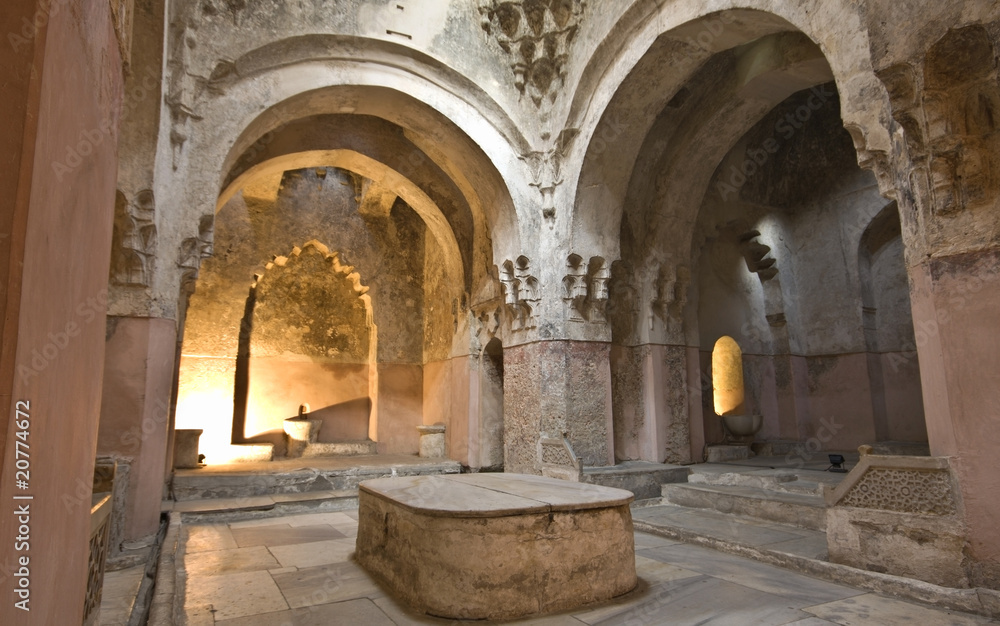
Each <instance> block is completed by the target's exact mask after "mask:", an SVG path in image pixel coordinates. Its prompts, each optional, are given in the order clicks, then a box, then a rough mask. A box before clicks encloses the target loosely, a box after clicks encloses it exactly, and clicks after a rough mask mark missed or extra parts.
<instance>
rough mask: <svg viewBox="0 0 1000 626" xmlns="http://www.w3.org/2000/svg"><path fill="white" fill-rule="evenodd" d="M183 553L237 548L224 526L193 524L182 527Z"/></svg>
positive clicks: (231, 535) (227, 527) (230, 533)
mask: <svg viewBox="0 0 1000 626" xmlns="http://www.w3.org/2000/svg"><path fill="white" fill-rule="evenodd" d="M183 536H184V546H185V548H184V550H185V552H188V553H192V552H208V551H212V550H229V549H230V548H238V547H239V546H237V545H236V541H235V540H234V539H233V534H232V532H230V530H229V526H227V525H225V524H195V525H191V526H184V527H183Z"/></svg>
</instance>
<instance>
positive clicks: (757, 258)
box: [740, 230, 778, 283]
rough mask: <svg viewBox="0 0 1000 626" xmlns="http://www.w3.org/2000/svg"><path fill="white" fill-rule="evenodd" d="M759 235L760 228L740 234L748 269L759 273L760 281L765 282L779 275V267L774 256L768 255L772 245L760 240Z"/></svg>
mask: <svg viewBox="0 0 1000 626" xmlns="http://www.w3.org/2000/svg"><path fill="white" fill-rule="evenodd" d="M758 237H760V231H759V230H750V231H747V232H745V233H743V234H742V235H740V250H741V251H742V252H743V259H744V260H745V261H746V264H747V269H748V270H750V271H751V272H753V273H754V274H757V276H758V277H759V278H760V282H762V283H764V282H767V281H769V280H771V279H772V278H774V277H775V276H777V275H778V268H776V267H775V266H774V264H775V262H776V261H775V260H774V258H773V257H770V256H768V255H769V254H770V253H771V246H768V245H765V244H763V243H761V242H760V241H758V240H757V238H758Z"/></svg>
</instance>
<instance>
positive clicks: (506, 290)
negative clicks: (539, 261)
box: [500, 256, 541, 330]
mask: <svg viewBox="0 0 1000 626" xmlns="http://www.w3.org/2000/svg"><path fill="white" fill-rule="evenodd" d="M530 265H531V262H530V261H529V260H528V258H527V257H525V256H519V257H517V260H516V261H504V264H503V266H502V267H501V268H500V285H501V287H502V289H503V297H504V308H505V309H506V310H507V315H508V317H509V318H510V325H511V330H526V329H529V328H534V327H535V326H536V321H535V317H536V311H535V308H536V306H537V305H538V301H539V300H540V299H541V296H540V294H539V289H538V279H537V278H535V277H534V276H532V275H531V267H530Z"/></svg>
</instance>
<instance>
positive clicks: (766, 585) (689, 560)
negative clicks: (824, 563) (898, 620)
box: [638, 544, 864, 608]
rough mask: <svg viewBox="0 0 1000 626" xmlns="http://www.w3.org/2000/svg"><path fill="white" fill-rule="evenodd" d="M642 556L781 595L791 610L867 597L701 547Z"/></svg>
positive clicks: (675, 548) (668, 549)
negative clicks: (856, 597)
mask: <svg viewBox="0 0 1000 626" xmlns="http://www.w3.org/2000/svg"><path fill="white" fill-rule="evenodd" d="M638 554H639V555H640V556H645V557H648V558H652V559H656V560H657V561H663V562H665V563H670V564H671V565H675V566H677V567H681V568H684V569H689V570H692V571H695V572H699V573H702V574H706V575H708V576H714V577H716V578H720V579H722V580H726V581H729V582H732V583H736V584H740V585H744V586H746V587H750V588H752V589H757V590H758V591H763V592H766V593H771V594H775V595H779V596H781V597H783V598H785V601H787V602H789V603H790V604H789V606H795V607H796V608H801V607H805V606H813V605H816V604H820V603H823V602H832V601H834V600H842V599H844V598H849V597H851V596H856V595H860V594H862V593H864V592H862V591H859V590H857V589H853V588H851V587H845V586H843V585H836V584H834V583H830V582H826V581H823V580H819V579H816V578H810V577H808V576H804V575H802V574H799V573H796V572H793V571H790V570H787V569H782V568H780V567H774V566H772V565H767V564H765V563H758V562H756V561H751V560H749V559H743V558H739V557H734V556H731V555H728V554H725V553H722V552H717V551H715V550H710V549H707V548H701V547H699V546H692V545H687V544H682V545H676V546H666V547H663V548H650V549H647V550H641V551H640V552H638Z"/></svg>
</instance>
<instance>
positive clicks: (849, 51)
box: [566, 0, 890, 259]
mask: <svg viewBox="0 0 1000 626" xmlns="http://www.w3.org/2000/svg"><path fill="white" fill-rule="evenodd" d="M835 16H836V17H835ZM783 33H787V34H792V33H804V34H805V36H808V38H810V39H811V40H812V42H813V43H814V45H816V46H817V52H818V54H817V57H816V60H817V61H822V62H828V63H829V70H828V71H830V72H831V74H830V76H829V78H827V79H826V80H834V81H835V83H836V85H837V87H838V88H839V89H840V90H841V91H842V92H843V93H844V94H845V97H844V99H843V102H842V108H843V111H842V116H843V119H844V120H845V124H847V125H850V126H851V127H853V128H856V129H858V133H857V139H858V141H859V146H858V147H859V150H864V151H865V152H866V154H867V155H869V156H870V155H872V154H880V155H882V156H883V157H884V155H885V153H887V152H888V151H889V146H890V141H889V135H888V132H887V130H886V129H885V127H884V125H883V124H882V122H881V121H880V120H882V119H884V117H885V116H884V115H882V114H883V113H884V111H881V110H879V107H874V108H873V107H872V106H871V105H872V102H873V98H872V96H871V94H873V93H879V92H882V91H883V90H882V88H881V85H880V83H879V82H878V79H877V78H876V77H875V75H874V72H873V70H872V67H871V61H870V58H869V56H868V48H867V46H864V45H861V46H857V47H852V48H845V47H844V46H842V45H840V44H839V42H840V41H842V40H844V38H850V39H851V40H854V39H855V38H857V37H859V36H861V37H865V33H866V30H865V28H864V27H863V25H862V23H861V16H860V15H859V14H858V13H857V10H856V7H851V6H849V5H847V3H843V2H830V3H819V2H807V3H801V4H794V5H791V4H777V3H773V2H768V1H767V0H753V1H745V0H744V1H727V2H718V3H713V4H712V5H711V6H706V5H704V3H695V2H674V3H668V4H664V5H660V6H655V5H652V4H641V3H636V4H635V5H633V6H632V8H631V9H630V10H628V11H626V12H625V13H624V15H623V17H622V18H621V19H620V20H619V22H618V23H617V24H616V25H615V26H614V27H613V28H612V30H611V31H610V33H608V35H607V37H606V38H605V39H604V40H603V41H602V43H601V45H600V46H599V47H598V49H597V51H596V52H595V53H594V55H593V56H592V58H591V60H590V62H589V63H588V65H587V66H586V68H585V69H584V70H583V72H582V74H581V76H580V78H579V81H578V83H577V86H576V89H575V92H574V100H573V104H572V106H571V112H570V118H569V122H568V124H567V127H573V128H579V129H580V133H579V137H578V139H577V141H576V142H575V143H574V156H578V157H579V161H578V162H580V163H582V167H581V169H580V170H579V171H577V172H568V173H567V176H566V179H567V181H566V182H567V185H568V186H570V187H571V188H572V189H574V190H575V196H574V199H573V204H574V213H573V233H574V235H573V236H574V242H575V243H577V244H578V245H579V244H584V245H589V246H592V247H593V248H594V249H596V250H600V251H604V253H605V254H606V255H607V256H608V257H609V258H612V259H615V258H619V241H618V240H617V234H618V230H619V229H618V225H619V224H620V221H621V216H622V211H623V210H625V208H626V206H629V205H630V204H631V203H630V202H629V201H627V200H626V195H627V193H628V190H627V185H628V179H629V178H630V177H631V175H632V168H633V167H634V165H635V163H636V161H637V159H639V154H640V151H641V150H642V149H643V148H642V144H643V142H644V140H645V139H646V137H647V136H649V135H650V133H651V131H652V129H653V127H654V125H655V124H656V123H657V117H658V116H659V115H660V112H661V111H663V110H664V109H665V108H666V107H667V106H668V104H669V103H671V101H676V100H677V99H679V98H683V97H684V95H685V90H684V85H685V83H687V82H688V81H689V80H690V79H691V78H692V77H693V76H694V75H695V73H696V72H697V71H698V70H699V69H700V68H701V67H703V66H704V65H705V63H706V62H707V61H708V60H710V59H711V58H712V57H713V56H716V55H718V54H720V53H724V52H727V51H732V50H734V49H736V48H737V47H740V46H745V45H746V44H748V43H749V42H751V41H753V40H755V39H759V38H761V37H766V36H774V35H780V34H783ZM847 33H850V35H848V34H847ZM623 41H624V42H625V43H624V44H623V43H622V42H623ZM800 60H802V59H800ZM861 96H864V97H863V98H862V97H861ZM875 102H876V103H877V100H875ZM744 114H746V113H744ZM623 120H625V121H627V123H623ZM737 136H738V135H737ZM691 160H692V161H697V159H691ZM869 161H870V159H869ZM578 242H579V243H578Z"/></svg>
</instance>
